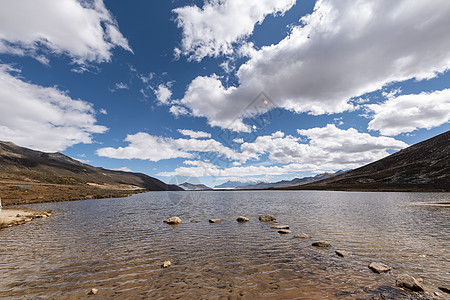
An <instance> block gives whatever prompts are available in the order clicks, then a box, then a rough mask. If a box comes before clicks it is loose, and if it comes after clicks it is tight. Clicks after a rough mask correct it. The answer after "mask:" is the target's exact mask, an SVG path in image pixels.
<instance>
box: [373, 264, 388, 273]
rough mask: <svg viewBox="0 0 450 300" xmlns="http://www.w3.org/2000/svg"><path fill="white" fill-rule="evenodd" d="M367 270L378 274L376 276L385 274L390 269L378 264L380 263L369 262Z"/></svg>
mask: <svg viewBox="0 0 450 300" xmlns="http://www.w3.org/2000/svg"><path fill="white" fill-rule="evenodd" d="M369 269H371V270H372V271H374V272H375V273H378V274H381V273H386V272H389V271H390V270H391V268H390V267H388V266H387V265H385V264H383V263H380V262H371V263H370V265H369Z"/></svg>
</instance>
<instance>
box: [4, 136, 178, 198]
mask: <svg viewBox="0 0 450 300" xmlns="http://www.w3.org/2000/svg"><path fill="white" fill-rule="evenodd" d="M165 190H182V189H181V188H179V187H178V186H176V185H167V184H165V183H164V182H162V181H160V180H158V179H156V178H153V177H150V176H147V175H145V174H142V173H133V172H124V171H113V170H107V169H103V168H98V167H93V166H90V165H88V164H83V163H81V162H79V161H77V160H75V159H72V158H70V157H68V156H66V155H64V154H61V153H45V152H40V151H35V150H31V149H28V148H24V147H20V146H17V145H16V144H14V143H10V142H1V141H0V195H1V197H2V201H3V204H5V205H8V204H25V203H34V202H49V201H65V200H75V199H89V198H105V197H122V196H125V195H129V194H130V193H136V192H141V191H165Z"/></svg>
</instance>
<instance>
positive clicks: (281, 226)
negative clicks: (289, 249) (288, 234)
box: [270, 225, 289, 229]
mask: <svg viewBox="0 0 450 300" xmlns="http://www.w3.org/2000/svg"><path fill="white" fill-rule="evenodd" d="M270 228H272V229H289V225H274V226H270Z"/></svg>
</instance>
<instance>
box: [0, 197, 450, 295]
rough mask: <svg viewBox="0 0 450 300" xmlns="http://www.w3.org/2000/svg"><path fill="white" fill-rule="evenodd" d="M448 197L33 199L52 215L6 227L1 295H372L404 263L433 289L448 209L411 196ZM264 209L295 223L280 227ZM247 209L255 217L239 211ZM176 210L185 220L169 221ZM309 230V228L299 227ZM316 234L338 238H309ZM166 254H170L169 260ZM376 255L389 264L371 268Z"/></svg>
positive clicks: (1, 240) (0, 243)
mask: <svg viewBox="0 0 450 300" xmlns="http://www.w3.org/2000/svg"><path fill="white" fill-rule="evenodd" d="M449 200H450V194H445V193H369V192H324V191H320V192H319V191H230V192H217V191H204V192H194V191H192V192H189V191H187V192H150V193H145V194H137V195H133V196H132V197H129V198H116V199H99V200H84V201H73V202H62V203H47V204H39V205H28V207H29V208H32V209H51V210H53V216H52V217H51V218H47V219H40V220H35V221H34V222H31V223H29V224H26V225H23V226H18V227H13V228H10V229H6V230H2V231H0V249H1V253H0V298H20V297H22V296H25V297H30V298H39V297H42V298H52V299H53V298H57V299H81V298H85V297H86V295H87V292H89V290H90V289H91V288H98V289H99V293H98V295H97V296H98V297H100V298H102V297H104V298H117V299H123V298H133V299H146V298H147V299H150V298H151V299H167V298H195V299H220V298H224V299H226V298H232V299H256V298H258V299H261V298H267V299H269V298H270V299H281V298H284V299H327V298H328V299H370V298H371V297H376V296H377V295H380V293H383V292H384V293H393V294H395V293H396V290H391V288H392V289H394V282H395V277H396V275H398V274H402V273H407V274H410V275H412V276H414V277H419V278H421V279H423V285H424V287H426V288H427V289H429V291H430V292H435V291H438V287H439V286H447V287H448V286H449V284H450V273H449V270H450V254H449V249H450V222H449V221H448V220H449V219H450V209H449V208H448V207H445V206H444V207H443V206H427V205H413V204H415V203H436V202H443V203H447V202H449ZM261 214H272V215H274V216H276V218H277V220H278V221H279V222H280V224H282V225H289V227H290V230H291V231H292V233H290V234H279V233H278V231H277V230H274V229H271V228H270V226H269V225H268V224H266V223H263V222H260V221H259V220H258V216H259V215H261ZM240 215H242V216H246V217H248V218H249V219H250V221H249V222H245V223H239V222H237V221H236V218H237V217H238V216H240ZM171 216H178V217H180V218H181V219H182V220H183V223H182V224H180V225H178V226H172V225H167V224H165V223H163V220H165V219H166V218H168V217H171ZM211 218H220V219H222V221H221V222H219V223H209V222H208V220H209V219H211ZM300 233H306V234H308V235H311V236H312V238H310V239H299V238H295V237H294V236H295V235H296V234H300ZM318 240H325V241H328V242H330V243H331V245H332V247H329V248H324V249H322V248H317V247H313V246H311V244H312V242H314V241H318ZM335 250H342V251H347V252H348V253H349V255H346V256H345V257H339V256H337V255H336V254H335ZM167 260H169V261H171V262H172V265H171V266H170V267H169V268H166V269H161V268H160V266H161V264H162V263H163V262H164V261H167ZM373 261H377V262H382V263H385V264H387V265H389V266H390V267H391V268H392V271H391V272H390V273H388V274H375V273H373V272H372V271H371V270H370V269H369V268H368V265H369V263H370V262H373ZM408 294H409V292H406V293H405V295H408ZM398 296H399V297H402V296H403V294H398ZM405 297H407V296H405Z"/></svg>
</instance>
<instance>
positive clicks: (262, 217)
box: [259, 215, 277, 222]
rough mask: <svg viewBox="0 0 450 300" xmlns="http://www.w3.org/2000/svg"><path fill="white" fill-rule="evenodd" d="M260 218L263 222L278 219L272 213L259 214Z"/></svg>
mask: <svg viewBox="0 0 450 300" xmlns="http://www.w3.org/2000/svg"><path fill="white" fill-rule="evenodd" d="M259 220H260V221H261V222H273V221H276V220H277V218H275V217H274V216H272V215H261V216H259Z"/></svg>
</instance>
